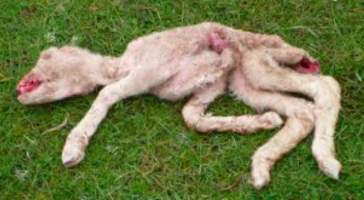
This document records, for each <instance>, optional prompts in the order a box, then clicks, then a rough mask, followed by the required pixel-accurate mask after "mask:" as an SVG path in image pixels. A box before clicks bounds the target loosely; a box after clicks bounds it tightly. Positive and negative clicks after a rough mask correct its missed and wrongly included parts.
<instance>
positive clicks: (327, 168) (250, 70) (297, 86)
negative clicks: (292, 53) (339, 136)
mask: <svg viewBox="0 0 364 200" xmlns="http://www.w3.org/2000/svg"><path fill="white" fill-rule="evenodd" d="M249 56H250V57H249ZM247 57H249V58H251V59H244V62H243V65H244V66H245V67H243V68H241V69H242V71H243V72H244V75H246V78H247V79H249V82H251V83H252V85H254V86H255V87H257V88H261V89H264V90H271V91H282V92H299V93H302V94H305V95H307V96H309V97H311V98H313V100H314V102H315V111H314V112H315V133H314V139H313V144H312V152H313V155H314V156H315V159H316V160H317V162H318V165H319V167H320V169H321V170H322V171H323V172H324V173H325V174H326V175H328V176H329V177H332V178H335V179H337V178H338V177H339V172H340V170H341V164H340V162H339V161H337V160H336V158H335V145H334V132H335V124H336V121H337V118H338V113H339V110H340V86H339V84H338V83H337V81H336V80H335V79H333V78H332V77H329V76H322V75H310V74H299V73H296V72H293V71H291V70H286V69H284V68H282V67H280V66H278V64H277V62H276V61H274V60H273V59H272V57H271V56H270V55H267V54H266V53H262V52H250V54H249V55H247Z"/></svg>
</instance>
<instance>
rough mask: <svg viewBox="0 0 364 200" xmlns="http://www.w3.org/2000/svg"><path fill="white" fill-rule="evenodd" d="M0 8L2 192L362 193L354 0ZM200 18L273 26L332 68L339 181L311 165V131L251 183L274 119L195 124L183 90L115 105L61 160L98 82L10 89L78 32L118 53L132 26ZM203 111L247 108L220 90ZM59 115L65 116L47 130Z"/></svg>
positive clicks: (360, 52)
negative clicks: (29, 91) (72, 90)
mask: <svg viewBox="0 0 364 200" xmlns="http://www.w3.org/2000/svg"><path fill="white" fill-rule="evenodd" d="M0 9H1V12H0V123H1V124H0V194H1V197H0V199H364V183H363V180H364V139H363V138H364V116H363V114H364V67H363V62H364V49H363V35H364V3H362V1H356V0H347V1H340V0H337V1H330V0H326V1H299V0H294V1H286V0H280V1H278V0H275V1H263V0H257V1H237V0H230V1H228V0H226V1H224V0H222V1H214V0H203V1H198V0H186V1H180V0H177V1H165V0H154V1H152V0H140V1H132V0H105V1H101V0H100V1H95V0H84V1H70V0H63V1H56V0H29V1H21V0H1V1H0ZM207 20H208V21H217V22H221V23H224V24H226V25H231V26H234V27H236V28H240V29H244V30H249V31H254V32H265V33H275V34H279V35H281V36H282V37H283V38H284V39H286V40H287V41H289V42H290V43H292V44H293V45H296V46H300V47H303V48H305V49H307V50H308V51H309V52H310V53H311V54H312V55H314V56H315V57H317V58H318V59H319V60H320V62H321V65H322V68H323V70H322V71H323V73H325V74H328V75H332V76H334V77H335V78H337V79H338V80H339V82H340V83H341V86H342V89H343V98H342V104H343V110H342V112H341V114H340V120H339V122H338V126H337V133H336V137H335V139H336V148H337V154H338V158H339V160H340V161H341V162H342V164H343V171H342V174H341V177H340V180H339V181H335V180H332V179H330V178H328V177H326V176H324V175H323V174H322V172H320V171H319V169H318V167H317V165H316V162H315V160H314V159H313V157H312V154H311V150H310V145H311V142H312V136H310V137H308V138H307V139H306V140H304V142H302V143H301V144H300V145H299V146H298V147H297V148H296V149H295V150H294V151H293V152H292V153H290V154H289V155H288V156H287V157H285V158H284V159H283V160H281V161H280V162H279V164H278V165H277V166H276V167H275V168H274V170H273V171H272V183H271V184H270V185H269V186H268V187H267V188H265V189H263V190H261V191H257V190H255V189H254V188H253V187H252V186H251V185H250V184H249V177H250V175H249V172H250V164H251V160H250V157H251V155H252V154H253V152H254V151H255V150H256V149H257V148H258V147H259V146H260V145H262V144H263V143H265V142H266V141H267V140H268V139H269V138H270V137H271V136H272V135H273V134H274V132H275V131H276V130H275V131H265V132H260V133H259V134H256V135H250V136H239V135H237V134H231V133H224V134H210V135H202V134H197V133H196V132H194V131H191V130H189V129H188V128H186V126H185V125H184V123H183V120H182V118H181V115H180V110H181V108H182V105H183V101H181V102H179V103H170V102H165V101H161V100H159V99H157V98H155V97H152V96H147V95H145V96H139V97H134V98H130V99H128V100H125V101H123V102H120V103H118V104H117V105H116V106H114V108H113V109H112V110H111V112H110V113H109V115H108V117H107V119H106V120H105V121H104V123H103V124H102V126H101V127H100V128H99V131H98V134H96V136H95V137H94V138H93V140H92V143H91V145H90V147H89V149H88V151H87V157H86V159H85V160H84V161H83V162H82V163H81V164H80V165H79V166H78V167H75V168H72V169H67V168H65V167H64V166H63V165H62V163H61V150H62V145H63V143H64V140H65V138H66V135H67V134H68V132H69V131H70V130H71V129H72V127H74V126H75V125H76V123H77V122H78V121H79V120H80V119H81V118H82V116H83V115H84V114H85V112H86V111H87V109H88V108H89V107H90V104H91V103H92V101H93V99H94V98H95V95H96V93H94V94H92V95H89V96H86V97H77V98H72V99H69V100H65V101H61V102H57V103H52V104H47V105H41V106H29V107H28V106H23V105H21V104H19V103H18V102H17V101H16V98H15V86H16V83H17V81H18V80H19V79H20V78H21V77H22V75H24V74H25V73H26V72H27V71H28V70H29V69H31V68H32V66H33V65H34V62H35V61H36V59H37V56H38V55H39V52H40V51H41V50H42V49H44V48H47V47H49V46H60V45H64V44H74V45H79V46H82V47H86V48H89V49H91V50H93V51H97V52H100V53H103V54H111V55H120V54H121V53H122V52H123V50H124V48H125V46H126V44H127V43H128V41H130V40H131V39H133V38H135V37H138V36H141V35H144V34H146V33H150V32H153V31H159V30H163V29H166V28H169V27H175V26H181V25H187V24H194V23H198V22H202V21H207ZM210 111H211V112H213V113H216V114H221V115H229V114H244V113H252V112H253V111H252V110H250V109H249V108H248V107H246V106H244V105H243V104H242V103H241V102H238V101H237V100H235V99H234V98H231V97H228V96H224V97H222V98H220V99H219V100H218V101H217V102H215V103H214V104H213V105H212V107H211V108H210ZM65 119H68V120H67V125H66V126H65V127H63V128H61V129H59V130H55V131H53V132H44V131H45V130H47V129H49V128H52V127H55V126H57V125H59V124H61V123H62V122H63V121H64V120H65Z"/></svg>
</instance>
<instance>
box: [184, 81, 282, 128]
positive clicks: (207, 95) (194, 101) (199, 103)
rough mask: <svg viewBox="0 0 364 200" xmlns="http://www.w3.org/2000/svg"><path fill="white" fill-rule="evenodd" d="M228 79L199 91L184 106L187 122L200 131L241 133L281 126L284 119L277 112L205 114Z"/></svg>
mask: <svg viewBox="0 0 364 200" xmlns="http://www.w3.org/2000/svg"><path fill="white" fill-rule="evenodd" d="M225 85H226V81H225V80H224V81H219V82H216V83H214V84H213V85H210V86H208V87H205V88H202V89H201V90H199V91H197V92H196V93H195V94H194V95H193V97H191V99H190V100H189V101H188V102H187V104H186V105H185V106H184V107H183V110H182V115H183V118H184V120H185V122H186V124H187V125H188V126H189V127H190V128H193V129H196V130H197V131H199V132H211V131H234V132H238V133H241V134H244V133H252V132H255V131H257V130H259V129H271V128H275V127H278V126H280V125H281V124H282V123H283V121H282V119H281V117H280V116H279V115H278V114H277V113H275V112H267V113H264V114H261V115H242V116H226V117H225V116H224V117H223V116H209V115H206V114H205V110H206V109H207V107H208V105H209V104H210V103H211V102H212V101H213V100H214V99H215V98H216V97H217V96H219V95H221V94H223V93H224V90H225Z"/></svg>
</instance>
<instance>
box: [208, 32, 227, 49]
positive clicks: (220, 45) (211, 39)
mask: <svg viewBox="0 0 364 200" xmlns="http://www.w3.org/2000/svg"><path fill="white" fill-rule="evenodd" d="M207 40H208V43H209V47H210V48H211V49H212V50H214V51H216V52H217V53H219V54H220V53H221V52H222V51H223V50H224V49H226V48H227V47H229V43H228V41H227V40H226V39H225V38H224V37H222V36H221V35H220V34H219V32H218V31H214V32H211V33H210V34H209V35H208V38H207Z"/></svg>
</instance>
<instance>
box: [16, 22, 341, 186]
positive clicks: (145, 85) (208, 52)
mask: <svg viewBox="0 0 364 200" xmlns="http://www.w3.org/2000/svg"><path fill="white" fill-rule="evenodd" d="M318 72H319V64H318V63H317V62H316V61H315V60H314V59H313V58H312V57H311V56H310V55H309V54H308V53H307V52H305V51H304V50H302V49H299V48H296V47H293V46H291V45H289V44H287V43H286V42H284V41H283V40H282V39H281V38H279V37H278V36H274V35H264V34H256V33H250V32H244V31H240V30H235V29H232V28H229V27H226V26H224V25H221V24H217V23H210V22H206V23H201V24H197V25H193V26H187V27H180V28H175V29H171V30H167V31H163V32H159V33H153V34H150V35H147V36H144V37H140V38H138V39H136V40H133V41H132V42H130V43H129V45H128V47H127V49H126V50H125V52H124V54H123V55H122V56H121V57H109V56H101V55H98V54H94V53H91V52H89V51H87V50H85V49H80V48H77V47H70V46H64V47H61V48H55V47H52V48H49V49H47V50H45V51H44V52H42V53H41V55H40V58H39V60H38V62H37V64H36V66H35V67H34V68H33V69H32V70H31V71H30V72H29V73H28V74H27V75H26V76H25V77H24V78H23V79H22V80H21V81H20V83H19V84H18V86H17V91H18V100H19V101H20V102H21V103H23V104H40V103H46V102H51V101H56V100H60V99H64V98H66V97H70V96H75V95H84V94H87V93H90V92H92V91H93V90H95V88H97V87H98V86H105V87H104V88H103V89H102V90H101V91H100V93H99V95H98V96H97V98H96V100H95V102H94V103H93V104H92V106H91V108H90V110H89V111H88V112H87V114H86V115H85V117H84V118H83V119H82V120H81V121H80V122H79V124H78V125H77V126H76V127H75V128H74V129H73V130H72V131H71V133H70V134H69V136H68V138H67V140H66V143H65V146H64V149H63V154H62V160H63V163H64V165H65V166H67V167H70V166H74V165H77V164H78V163H79V162H80V161H81V160H82V159H83V157H84V155H85V149H86V147H87V145H88V143H89V141H90V139H91V137H92V135H94V133H95V132H96V129H97V127H98V125H99V124H100V122H101V121H102V120H103V119H104V117H105V116H106V114H107V112H108V110H109V109H110V107H111V106H112V105H113V104H114V103H116V102H117V101H120V100H122V99H125V98H128V97H130V96H134V95H139V94H143V93H150V94H154V95H156V96H158V97H160V98H162V99H167V100H171V101H175V100H178V99H182V98H184V97H187V96H190V99H189V101H188V102H187V103H186V105H185V106H184V108H183V110H182V115H183V118H184V120H185V122H186V124H187V126H188V127H190V128H193V129H196V130H197V131H200V132H211V131H233V132H238V133H241V134H247V133H252V132H255V131H257V130H259V129H271V128H276V127H278V126H280V125H281V124H282V122H283V121H282V119H281V118H280V116H279V114H280V115H283V116H285V117H286V118H287V119H286V123H285V125H284V126H283V128H282V129H281V130H280V131H279V132H278V133H277V134H276V135H274V136H273V137H272V138H271V139H270V140H269V141H268V142H267V143H266V144H264V145H263V146H262V147H260V148H259V149H258V150H257V151H256V152H255V154H254V155H253V157H252V160H253V162H252V183H253V185H254V187H256V188H258V189H259V188H261V187H263V186H265V185H266V184H268V183H269V181H270V170H271V168H272V167H273V165H274V164H275V163H276V161H277V160H279V159H280V158H281V157H282V156H283V155H284V154H286V153H288V152H289V151H291V150H292V149H293V148H294V147H295V146H296V145H297V144H298V143H299V142H300V141H301V140H302V139H304V138H305V137H306V136H307V135H308V134H309V133H310V132H311V131H312V129H313V128H314V127H315V131H314V139H313V144H312V152H313V155H314V157H315V158H316V160H317V162H318V165H319V167H320V169H321V170H322V171H323V172H324V173H325V174H326V175H328V176H330V177H332V178H335V179H337V178H338V176H339V172H340V169H341V165H340V163H339V162H338V161H337V160H336V158H335V148H334V129H335V124H336V121H337V118H338V113H339V109H340V87H339V84H338V83H337V82H336V81H335V80H334V79H333V78H332V77H329V76H323V75H320V74H318ZM228 90H229V91H231V92H232V93H233V94H234V95H235V96H236V97H237V98H238V99H240V100H242V101H243V102H244V103H246V104H248V105H250V106H252V107H254V108H255V109H257V110H258V111H260V112H261V113H260V114H256V115H242V116H228V117H222V116H209V115H206V114H205V110H206V109H207V107H208V105H209V104H210V103H211V102H212V101H214V99H215V98H216V97H218V96H219V95H222V94H224V93H225V92H226V91H228ZM291 92H294V93H301V94H303V95H306V96H308V97H310V98H312V99H313V102H310V101H307V100H305V99H303V98H298V97H294V96H291V95H289V93H291ZM266 110H269V111H268V112H263V111H266ZM277 113H279V114H277Z"/></svg>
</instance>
